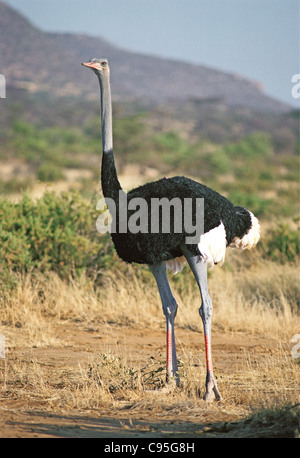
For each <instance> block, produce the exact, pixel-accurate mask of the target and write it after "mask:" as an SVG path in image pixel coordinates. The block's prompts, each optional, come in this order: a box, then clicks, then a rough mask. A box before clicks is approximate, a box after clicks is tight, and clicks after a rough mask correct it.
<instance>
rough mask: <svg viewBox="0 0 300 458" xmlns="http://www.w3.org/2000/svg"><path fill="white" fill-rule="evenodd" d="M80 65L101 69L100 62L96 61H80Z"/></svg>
mask: <svg viewBox="0 0 300 458" xmlns="http://www.w3.org/2000/svg"><path fill="white" fill-rule="evenodd" d="M81 65H83V66H84V67H88V68H94V69H96V70H102V68H101V66H100V64H99V63H98V62H81Z"/></svg>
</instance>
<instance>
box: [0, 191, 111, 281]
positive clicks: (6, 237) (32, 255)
mask: <svg viewBox="0 0 300 458" xmlns="http://www.w3.org/2000/svg"><path fill="white" fill-rule="evenodd" d="M97 216H98V212H97V210H96V205H92V203H88V202H86V201H84V200H83V198H82V197H80V195H79V194H78V193H76V192H72V193H71V192H67V193H64V194H62V195H61V196H57V195H56V194H55V193H54V192H46V193H45V194H44V196H43V197H42V198H41V199H39V200H38V201H37V202H34V201H33V200H32V199H31V198H30V197H29V196H28V195H25V196H24V197H23V198H22V200H21V201H20V202H18V203H13V202H11V201H8V200H4V199H3V200H0V266H1V270H2V272H6V273H7V272H24V271H25V272H27V271H31V270H35V269H37V270H39V271H41V272H48V271H55V272H57V273H58V274H59V275H60V276H61V277H63V278H68V277H69V276H70V275H76V274H79V273H80V272H81V271H83V270H84V271H87V273H88V274H90V275H95V273H96V276H97V275H98V274H99V273H101V270H103V269H104V268H105V267H107V266H108V265H110V264H111V263H113V262H114V255H113V253H114V250H113V247H112V244H111V242H110V237H109V236H108V234H104V235H100V234H99V233H98V232H97V230H96V219H97Z"/></svg>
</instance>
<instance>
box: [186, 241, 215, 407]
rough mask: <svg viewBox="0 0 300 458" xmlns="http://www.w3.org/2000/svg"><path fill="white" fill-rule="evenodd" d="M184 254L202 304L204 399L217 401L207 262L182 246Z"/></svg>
mask: <svg viewBox="0 0 300 458" xmlns="http://www.w3.org/2000/svg"><path fill="white" fill-rule="evenodd" d="M182 250H183V253H184V256H185V257H186V260H187V261H188V263H189V265H190V268H191V270H192V272H193V274H194V277H195V279H196V281H197V284H198V286H199V289H200V294H201V298H202V304H201V307H200V309H199V314H200V316H201V318H202V322H203V328H204V341H205V354H206V371H207V372H206V393H205V395H204V399H205V400H207V401H211V400H213V399H214V398H216V400H217V401H220V400H221V399H222V397H221V395H220V392H219V390H218V387H217V382H216V380H215V377H214V373H213V366H212V357H211V317H212V310H213V308H212V301H211V298H210V296H209V293H208V287H207V264H206V262H203V261H202V260H201V258H200V257H199V256H193V255H192V254H191V253H190V252H189V251H188V250H187V248H186V247H182Z"/></svg>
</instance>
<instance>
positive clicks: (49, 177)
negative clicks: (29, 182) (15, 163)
mask: <svg viewBox="0 0 300 458" xmlns="http://www.w3.org/2000/svg"><path fill="white" fill-rule="evenodd" d="M37 178H38V179H39V180H41V181H57V180H63V179H64V174H63V171H62V169H61V167H60V166H59V165H56V164H53V163H52V162H43V163H42V164H41V165H40V166H39V168H38V170H37Z"/></svg>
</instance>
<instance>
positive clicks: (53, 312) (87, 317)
mask: <svg viewBox="0 0 300 458" xmlns="http://www.w3.org/2000/svg"><path fill="white" fill-rule="evenodd" d="M39 103H40V102H39ZM39 103H38V101H35V103H34V104H33V105H32V107H33V108H32V110H31V111H30V116H29V114H28V113H25V112H24V111H23V110H22V109H21V108H20V106H19V107H18V106H17V105H16V104H14V105H13V104H12V105H11V106H10V107H9V111H8V112H9V116H8V118H9V119H7V120H6V123H5V122H4V123H3V125H2V131H1V137H2V140H3V141H2V143H1V146H0V162H1V164H6V163H9V162H11V161H12V162H13V163H14V164H17V165H16V166H15V170H16V173H15V174H14V175H13V176H11V175H10V176H9V177H6V176H4V175H3V174H2V175H0V176H1V179H0V193H1V196H0V308H1V322H0V324H1V327H0V329H1V332H0V333H1V334H3V335H5V336H6V340H7V342H8V344H7V345H8V351H9V357H8V358H7V360H8V361H7V362H6V363H5V365H3V366H2V367H1V371H0V382H1V384H2V385H1V386H2V388H1V390H2V391H1V393H2V394H1V402H2V404H3V403H4V404H5V402H7V401H8V400H12V399H14V398H15V397H17V398H18V399H22V402H23V404H24V406H25V407H26V408H27V409H28V408H30V405H31V403H32V405H34V406H36V404H40V405H43V408H44V409H46V410H47V411H49V412H50V411H51V412H55V411H56V409H65V411H68V412H71V411H74V409H75V410H76V411H80V412H95V411H99V409H100V410H101V409H102V411H106V412H107V411H109V410H110V411H116V412H117V411H119V412H120V409H122V408H125V407H126V408H127V409H129V410H130V412H131V413H132V418H139V415H144V413H145V412H148V413H149V412H150V414H151V415H152V416H155V415H158V416H162V418H169V417H170V418H176V417H178V415H179V416H180V412H182V410H184V411H185V412H188V415H189V418H190V419H191V420H190V421H193V424H197V422H198V423H199V422H202V423H203V424H204V423H205V422H206V423H209V424H210V425H211V424H212V423H214V427H213V428H212V427H211V426H210V428H212V429H211V431H214V432H215V434H217V433H218V434H219V433H220V434H221V435H222V434H224V435H226V434H227V433H228V435H232V436H235V435H236V436H239V437H240V436H243V435H244V436H247V435H248V437H254V436H255V435H258V436H259V435H261V436H267V437H278V436H280V435H282V436H290V437H294V436H295V435H297V434H299V425H298V421H299V418H298V414H297V409H298V407H299V404H298V407H297V403H299V364H298V361H297V359H296V358H293V357H292V356H291V345H290V340H291V338H292V336H294V335H296V334H299V332H300V328H299V297H300V295H299V274H298V268H299V162H298V161H299V158H298V156H297V152H298V136H297V116H296V114H295V113H290V114H286V115H281V117H280V116H277V117H276V116H275V115H266V116H265V118H264V117H263V116H262V115H261V114H260V115H257V116H255V114H252V116H250V114H249V113H244V114H240V116H239V117H238V116H237V113H234V112H230V113H228V112H227V113H225V114H224V115H223V116H221V114H220V113H221V112H220V110H219V111H218V110H213V109H212V108H211V107H210V108H209V109H208V108H207V107H206V111H205V113H206V117H204V120H203V119H202V125H201V124H200V115H199V119H195V118H192V120H190V122H189V123H187V122H186V121H185V122H182V123H179V124H178V119H176V115H174V116H173V117H170V116H169V114H168V113H166V112H165V113H162V109H161V108H159V109H152V110H151V109H149V110H148V111H146V110H145V109H142V108H141V107H136V106H134V105H130V106H126V107H125V108H124V107H121V106H116V107H115V121H114V146H115V151H116V159H117V162H118V168H119V170H120V173H121V175H122V173H123V171H124V170H126V166H127V165H128V164H138V166H139V169H138V170H139V173H140V175H141V176H142V177H143V179H144V181H147V180H148V179H149V177H148V175H147V173H146V172H145V170H148V169H149V170H155V174H156V176H157V178H159V177H160V176H163V175H174V174H185V175H188V176H190V177H191V178H194V179H196V180H199V181H201V182H203V183H205V184H206V185H208V186H211V187H213V188H214V189H216V190H217V191H219V192H220V193H222V194H224V195H226V196H227V197H228V198H229V199H231V200H232V202H233V203H234V204H236V205H242V206H245V207H248V208H249V209H251V211H253V213H255V214H256V216H258V217H259V219H260V221H261V225H262V239H261V242H260V243H259V245H258V247H257V248H256V250H255V251H253V252H245V253H237V252H235V251H232V252H228V256H227V259H226V262H225V265H224V266H223V267H222V268H221V269H220V268H215V269H212V270H211V271H210V273H209V282H210V292H211V295H212V299H213V303H214V316H213V330H214V329H215V333H216V334H217V336H218V335H219V336H227V337H228V336H233V337H236V338H238V339H240V341H241V342H243V340H244V341H247V339H248V340H249V342H250V341H251V342H260V343H259V344H258V343H257V344H256V346H259V345H260V346H261V349H258V351H257V352H256V353H255V352H252V351H251V350H250V348H251V345H250V344H249V345H250V346H247V349H248V350H247V353H246V354H244V359H243V360H241V361H240V360H238V358H239V357H237V356H235V357H234V358H236V359H234V361H232V360H228V363H226V361H227V360H226V358H229V356H226V349H225V350H224V351H223V353H222V352H219V356H218V354H217V355H216V356H215V358H216V363H217V369H216V371H217V376H218V385H219V387H220V390H221V392H222V394H223V396H224V398H225V404H223V407H220V408H219V407H210V408H208V407H205V409H204V407H203V405H202V404H201V402H202V401H201V399H200V398H201V395H202V394H203V385H201V383H200V382H199V380H202V382H203V384H204V380H205V368H204V365H203V361H201V358H200V357H199V355H198V350H197V351H196V352H195V348H194V347H193V345H191V347H190V348H188V347H185V346H184V339H185V338H187V337H186V336H190V337H189V338H190V339H192V338H193V336H194V335H195V333H196V334H197V335H198V334H200V333H202V327H201V321H200V319H199V316H198V313H197V307H198V306H197V307H195V303H197V304H198V303H199V293H198V291H197V290H196V287H195V283H194V280H193V278H192V275H191V273H190V271H189V269H187V268H186V269H184V270H183V272H182V273H181V274H180V275H176V276H174V277H170V280H171V283H172V287H173V289H174V293H175V296H176V297H177V298H178V301H179V311H178V317H177V318H176V323H177V326H178V329H179V334H180V344H179V353H180V372H181V379H182V387H181V389H180V390H179V391H177V392H174V393H164V394H163V395H162V397H161V398H156V397H153V390H154V391H156V390H157V389H158V388H160V387H161V386H162V385H163V381H164V370H163V368H164V364H165V361H164V358H165V355H164V351H163V345H162V347H161V349H160V350H159V352H158V353H157V351H156V353H151V351H152V347H151V345H150V344H149V348H148V349H147V351H146V350H145V355H147V359H146V360H145V359H143V356H142V357H141V358H142V359H140V360H138V359H137V357H133V356H132V354H131V353H126V351H125V350H124V347H121V345H120V346H118V345H117V344H116V343H115V342H114V339H112V342H111V344H110V346H109V343H105V344H103V347H101V346H100V347H101V350H99V347H97V348H98V350H97V353H96V352H92V351H91V353H90V355H89V357H88V358H86V359H85V360H84V361H82V362H81V363H79V364H78V363H77V364H73V365H70V366H66V367H62V366H59V363H58V366H59V368H60V369H59V370H60V375H59V380H56V382H53V378H52V377H53V370H54V369H53V370H52V369H51V365H47V364H46V363H45V364H44V366H43V365H42V364H40V363H39V361H38V356H36V357H35V356H33V353H32V352H34V351H35V350H34V349H47V348H48V349H49V348H63V349H65V350H66V349H67V348H68V346H69V345H70V341H72V338H74V335H73V337H72V336H71V334H70V336H69V337H66V335H65V334H64V333H63V329H70V328H71V327H75V328H76V329H77V332H78V333H83V331H84V330H86V329H89V330H90V331H88V332H90V333H96V334H97V333H100V334H101V332H104V333H105V332H112V331H111V329H112V327H114V326H115V327H121V328H122V329H123V331H122V332H124V333H125V329H129V330H131V331H132V330H142V331H143V332H144V333H146V332H150V333H151V332H152V333H153V335H154V334H155V332H158V331H160V330H163V329H164V320H163V315H162V312H161V306H160V302H159V298H158V294H157V291H156V288H155V285H154V282H153V279H152V277H151V275H150V274H149V272H148V270H147V268H146V267H143V266H137V265H133V266H130V265H126V264H125V263H123V262H122V261H120V260H119V259H118V257H117V256H116V253H115V251H114V248H113V246H112V244H111V241H110V238H109V236H108V234H99V233H98V232H97V230H96V219H97V217H98V215H99V211H98V210H97V209H96V203H97V200H98V198H99V197H100V195H101V194H100V193H101V190H100V187H99V183H98V181H99V175H100V174H99V164H100V140H99V135H100V129H99V116H98V113H97V110H98V107H97V106H96V107H95V106H94V105H87V106H82V105H81V106H80V107H78V111H77V115H75V114H74V110H73V109H72V107H73V108H74V103H75V102H74V101H70V102H69V104H67V103H66V104H65V105H64V108H63V105H61V106H60V107H59V109H58V111H57V113H56V118H55V116H54V117H53V116H50V115H49V113H48V114H47V115H46V113H45V112H43V110H42V109H41V105H39ZM197 106H198V108H199V107H200V108H199V111H201V110H202V109H203V107H202V108H201V106H200V105H197ZM49 107H50V110H52V114H53V110H54V108H53V106H51V103H50V102H49ZM88 107H89V108H90V110H88ZM194 109H195V107H194ZM155 110H156V111H155ZM183 115H184V116H186V113H183ZM202 115H203V113H202ZM184 116H182V118H183V119H184ZM157 119H160V121H161V120H162V119H163V122H159V127H158V125H157ZM246 121H247V123H246ZM248 121H249V122H248ZM249 123H250V126H251V129H250V127H249ZM187 124H188V125H187ZM3 126H4V127H3ZM217 126H219V129H217ZM24 164H26V167H27V168H26V170H27V173H26V174H25V176H24V175H22V173H20V174H18V173H17V169H18V165H19V166H20V167H21V166H24ZM21 169H22V167H21ZM70 169H72V170H74V169H77V170H79V171H81V170H89V172H90V175H89V178H88V179H87V178H85V177H84V176H82V177H81V178H80V174H79V178H78V180H77V181H76V182H75V183H74V182H72V183H70V185H69V187H68V189H67V190H65V191H64V192H62V193H60V192H56V185H57V183H60V182H62V181H64V180H65V179H66V175H67V174H68V170H70ZM39 183H52V187H51V189H48V190H47V191H46V192H44V193H43V195H42V196H40V197H39V198H36V197H35V196H34V195H33V192H32V191H33V189H34V187H35V186H36V185H37V184H39ZM132 186H134V183H132ZM105 329H106V331H105ZM107 329H108V330H110V331H107ZM132 332H134V331H132ZM112 335H113V334H112ZM145 335H146V334H145ZM197 338H198V337H197ZM128 339H129V338H128ZM255 339H256V340H255ZM121 340H122V339H121ZM113 342H114V343H113ZM150 342H151V340H150ZM227 343H228V342H227ZM228 345H229V343H228ZM241 345H242V343H241ZM253 345H254V344H253ZM78 346H79V344H78ZM128 346H130V345H129V340H128ZM20 348H26V349H27V353H26V352H25V353H26V355H27V356H26V355H25V354H24V351H23V353H22V354H23V356H22V357H20V355H19V353H18V351H19V349H20ZM131 351H132V352H133V351H134V350H133V347H132V349H131ZM153 351H154V350H153ZM195 354H197V356H195ZM221 354H222V355H223V358H225V362H224V361H223V362H222V357H221V356H220V355H221ZM20 358H21V359H20ZM218 363H219V370H218ZM230 365H232V366H233V367H234V368H235V370H234V371H233V372H231V371H230V370H229V367H230ZM33 400H35V402H33ZM124 406H125V407H124ZM166 406H168V408H167V412H169V417H168V416H167V414H166ZM25 407H24V408H25ZM199 409H200V411H201V412H202V413H201V414H200V413H199ZM201 409H202V410H201ZM203 409H204V410H203ZM210 409H211V410H210ZM218 409H219V410H218ZM127 412H128V411H127ZM124 415H125V416H126V415H127V413H126V412H125V413H124ZM249 415H250V417H249ZM246 417H247V418H246ZM185 419H186V417H185ZM247 428H248V429H247ZM251 428H252V429H251ZM198 429H199V428H198ZM202 432H203V431H202ZM199 434H200V433H199ZM211 434H212V435H213V434H214V433H213V432H211ZM187 435H188V433H187ZM208 435H209V433H208Z"/></svg>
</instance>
